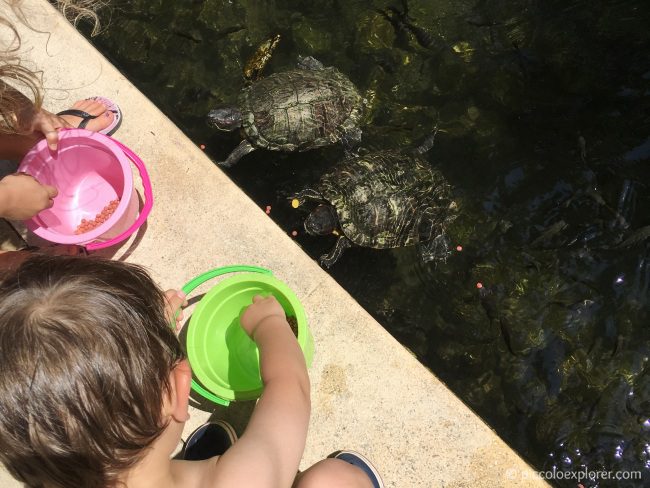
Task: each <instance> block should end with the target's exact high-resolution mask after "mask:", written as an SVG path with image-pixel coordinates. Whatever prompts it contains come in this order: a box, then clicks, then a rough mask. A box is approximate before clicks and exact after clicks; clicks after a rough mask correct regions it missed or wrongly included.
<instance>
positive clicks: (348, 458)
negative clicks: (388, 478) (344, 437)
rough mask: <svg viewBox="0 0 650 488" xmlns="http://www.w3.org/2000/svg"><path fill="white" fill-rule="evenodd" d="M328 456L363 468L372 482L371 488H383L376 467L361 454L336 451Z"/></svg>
mask: <svg viewBox="0 0 650 488" xmlns="http://www.w3.org/2000/svg"><path fill="white" fill-rule="evenodd" d="M327 457H328V458H334V459H340V460H341V461H345V462H346V463H350V464H352V465H353V466H356V467H357V468H359V469H361V470H363V472H364V473H366V474H367V475H368V478H370V481H371V482H372V486H373V488H384V482H383V481H382V480H381V476H379V472H378V471H377V468H375V467H374V466H373V465H372V463H371V462H370V461H369V460H368V459H367V458H366V457H365V456H363V455H362V454H360V453H358V452H356V451H336V452H333V453H332V454H330V455H329V456H327Z"/></svg>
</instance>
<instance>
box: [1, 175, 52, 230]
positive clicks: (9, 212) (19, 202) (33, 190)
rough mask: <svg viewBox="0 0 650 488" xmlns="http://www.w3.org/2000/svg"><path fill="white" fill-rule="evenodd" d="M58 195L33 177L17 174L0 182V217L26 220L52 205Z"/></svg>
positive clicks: (50, 187)
mask: <svg viewBox="0 0 650 488" xmlns="http://www.w3.org/2000/svg"><path fill="white" fill-rule="evenodd" d="M58 194H59V192H58V190H57V189H56V188H54V187H53V186H49V185H42V184H40V183H39V182H38V180H37V179H36V178H34V177H33V176H30V175H27V174H24V173H18V174H13V175H9V176H5V177H4V178H3V179H2V181H0V217H4V218H7V219H10V220H26V219H30V218H32V217H33V216H34V215H36V214H37V213H39V212H41V211H42V210H45V209H46V208H50V207H51V206H52V205H54V197H56V196H57V195H58Z"/></svg>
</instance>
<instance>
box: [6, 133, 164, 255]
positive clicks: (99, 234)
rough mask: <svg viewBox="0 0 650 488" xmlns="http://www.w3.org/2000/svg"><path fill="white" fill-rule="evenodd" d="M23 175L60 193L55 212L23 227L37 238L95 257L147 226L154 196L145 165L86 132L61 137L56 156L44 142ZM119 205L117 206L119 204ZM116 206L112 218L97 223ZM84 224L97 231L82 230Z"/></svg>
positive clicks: (22, 166)
mask: <svg viewBox="0 0 650 488" xmlns="http://www.w3.org/2000/svg"><path fill="white" fill-rule="evenodd" d="M131 163H133V164H134V165H135V166H136V168H137V169H138V171H139V172H140V178H141V180H142V186H143V188H144V200H145V201H144V206H143V208H142V210H141V211H140V212H139V214H138V207H139V200H138V194H137V192H136V190H135V188H134V186H133V174H132V173H131ZM18 171H19V172H24V173H27V174H29V175H32V176H33V177H34V178H36V179H37V180H38V181H39V182H41V183H43V184H46V185H51V186H54V187H55V188H57V189H58V190H59V194H58V196H57V197H56V198H55V199H54V206H53V207H52V208H49V209H47V210H43V211H42V212H40V213H39V214H38V215H36V216H35V217H33V218H31V219H30V220H27V221H25V225H26V226H27V228H28V229H29V230H31V231H33V232H34V234H36V235H38V236H40V237H42V238H44V239H47V240H48V241H51V242H56V243H59V244H77V245H82V246H85V247H86V249H87V250H89V251H93V250H96V249H103V248H105V247H109V246H112V245H114V244H117V243H119V242H121V241H123V240H125V239H127V238H128V237H129V236H130V235H131V234H133V233H134V232H135V231H136V230H138V228H139V227H140V226H141V225H142V224H143V223H144V222H145V220H147V217H148V215H149V213H150V212H151V207H152V206H153V193H152V191H151V181H150V180H149V175H148V174H147V169H146V168H145V166H144V163H143V162H142V160H141V159H140V158H139V157H138V156H137V155H136V154H135V153H134V152H133V151H131V149H129V148H128V147H126V146H125V145H124V144H122V143H121V142H119V141H117V140H115V139H113V138H111V137H109V136H106V135H104V134H100V133H98V132H91V131H88V130H85V129H66V130H62V131H60V132H59V144H58V150H57V151H56V153H52V151H50V149H49V148H48V147H47V142H46V141H45V139H43V140H41V141H40V142H39V143H38V144H36V145H35V146H34V147H33V148H32V149H31V150H30V151H29V152H28V153H27V155H26V156H25V157H24V158H23V160H22V161H21V163H20V166H19V167H18ZM116 200H119V203H117V202H116ZM111 202H114V203H113V204H112V206H111V207H110V208H111V210H110V211H111V212H112V213H110V215H109V214H106V215H105V216H103V217H102V218H101V220H100V219H99V218H98V217H97V216H98V215H100V214H102V211H106V210H105V209H106V208H107V206H109V205H110V204H111ZM82 222H93V225H94V228H92V229H88V228H86V230H81V231H80V230H79V229H80V226H82V225H89V224H82Z"/></svg>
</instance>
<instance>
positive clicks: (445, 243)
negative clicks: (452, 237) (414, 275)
mask: <svg viewBox="0 0 650 488" xmlns="http://www.w3.org/2000/svg"><path fill="white" fill-rule="evenodd" d="M419 251H420V257H421V258H422V262H424V263H429V262H431V261H436V262H438V261H443V262H444V261H446V260H447V257H448V256H449V254H450V251H449V238H448V237H447V236H446V235H445V234H439V235H437V236H436V237H434V238H433V239H431V240H429V241H427V242H422V243H420V246H419Z"/></svg>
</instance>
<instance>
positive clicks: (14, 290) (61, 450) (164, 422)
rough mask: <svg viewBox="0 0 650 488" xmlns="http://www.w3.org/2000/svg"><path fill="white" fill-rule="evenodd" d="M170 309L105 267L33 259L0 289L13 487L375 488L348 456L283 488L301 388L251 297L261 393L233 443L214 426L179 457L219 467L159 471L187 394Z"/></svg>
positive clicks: (176, 463)
mask: <svg viewBox="0 0 650 488" xmlns="http://www.w3.org/2000/svg"><path fill="white" fill-rule="evenodd" d="M183 301H184V297H183V296H182V295H181V294H174V293H168V294H167V298H165V295H164V294H163V293H162V292H161V291H160V290H159V288H158V287H157V286H156V285H155V284H154V283H153V281H152V280H151V278H150V277H149V276H148V274H147V273H146V271H145V270H144V269H143V268H141V267H139V266H136V265H132V264H127V263H121V262H117V261H106V260H99V259H95V258H78V257H70V256H39V255H34V256H31V257H29V258H28V259H27V260H26V261H25V262H23V263H22V265H20V267H19V268H18V269H17V270H14V271H13V272H11V274H10V275H8V276H6V278H5V279H4V280H3V282H2V286H1V287H0V371H2V374H1V375H0V412H2V415H0V459H1V460H2V462H3V463H4V465H5V466H6V468H7V469H8V470H9V471H10V473H11V474H12V475H13V476H14V477H15V478H16V479H18V480H20V481H21V482H23V483H25V484H26V485H27V486H30V487H48V488H52V487H55V488H70V487H96V488H100V487H101V488H108V487H111V488H112V487H128V488H144V487H156V488H167V487H169V488H171V487H182V488H192V487H197V488H199V487H220V488H227V487H237V488H243V487H255V488H265V487H274V488H275V487H277V488H288V487H290V486H294V487H299V488H309V487H312V488H314V487H323V488H325V487H327V488H334V487H344V486H345V487H351V488H352V487H359V488H379V487H382V486H383V484H382V482H381V479H380V478H379V475H378V474H377V472H376V471H375V469H374V468H373V467H372V465H371V464H370V463H369V462H368V461H367V460H365V458H363V456H361V455H359V454H357V453H354V452H350V451H346V452H338V453H335V454H334V455H333V456H335V457H331V458H328V459H325V460H323V461H320V462H319V463H316V464H315V465H314V466H312V467H311V468H309V469H308V470H306V471H304V472H303V473H300V474H298V476H296V473H297V470H298V465H299V463H300V458H301V456H302V453H303V449H304V447H305V441H306V437H307V426H308V423H309V414H310V386H309V378H308V376H307V370H306V366H305V361H304V357H303V355H302V352H301V350H300V348H299V346H298V343H297V341H296V339H295V336H294V335H293V332H292V331H291V328H290V327H289V325H288V323H287V321H286V317H285V315H284V311H283V309H282V307H281V306H280V305H279V303H278V302H277V301H276V300H275V299H274V298H272V297H269V298H262V297H255V298H254V299H253V304H252V305H250V306H249V307H248V308H247V309H246V311H245V312H244V313H243V315H242V318H241V326H242V327H243V328H244V330H245V331H246V333H247V334H248V335H249V336H250V337H251V339H252V340H254V341H255V342H256V343H257V346H258V348H259V350H260V365H261V375H262V379H263V382H264V392H263V394H262V396H261V397H260V399H259V401H258V402H257V405H256V407H255V409H254V411H253V414H252V416H251V419H250V422H249V424H248V427H247V428H246V431H245V432H244V434H243V435H242V436H241V438H240V439H239V440H236V439H235V435H234V433H233V431H232V428H231V427H230V426H229V425H228V424H226V423H225V422H217V423H215V424H209V425H208V426H207V427H208V428H207V429H206V427H203V428H201V429H198V432H197V433H196V434H195V435H193V436H191V439H190V440H189V441H188V443H187V448H186V451H185V457H186V458H190V459H197V457H198V458H201V457H202V456H201V455H198V456H197V455H196V454H197V452H199V454H200V452H201V451H203V452H206V450H205V449H196V447H197V445H198V444H201V443H203V444H206V443H209V442H210V441H211V440H212V441H213V446H212V447H213V451H214V452H213V453H212V454H215V453H216V454H221V455H220V456H215V457H211V458H208V459H204V460H198V461H189V460H171V459H170V457H171V456H172V454H173V453H174V452H175V450H176V447H177V445H178V443H179V440H180V439H181V434H182V431H183V426H184V425H185V422H186V420H187V419H188V399H189V392H190V382H191V370H190V366H189V364H188V362H187V359H186V358H185V356H184V354H183V351H182V349H181V347H180V344H179V341H178V339H177V338H176V335H175V333H174V330H173V329H172V327H170V320H169V317H170V316H173V313H170V311H171V310H176V309H178V308H179V307H180V306H181V304H182V303H183ZM166 307H167V309H168V311H167V312H166ZM219 429H221V434H226V435H221V438H225V442H223V443H222V444H223V445H222V446H219V445H217V444H218V442H216V441H215V439H218V438H219V435H207V434H205V433H206V431H210V432H212V434H215V432H216V434H219ZM197 438H198V440H197ZM235 440H236V442H234V441H235ZM233 442H234V443H233ZM230 444H232V446H230ZM203 447H204V448H205V447H206V446H203ZM207 447H210V446H207ZM224 451H225V452H224ZM207 452H209V449H208V450H207ZM208 455H211V454H208ZM360 468H361V469H360Z"/></svg>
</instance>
